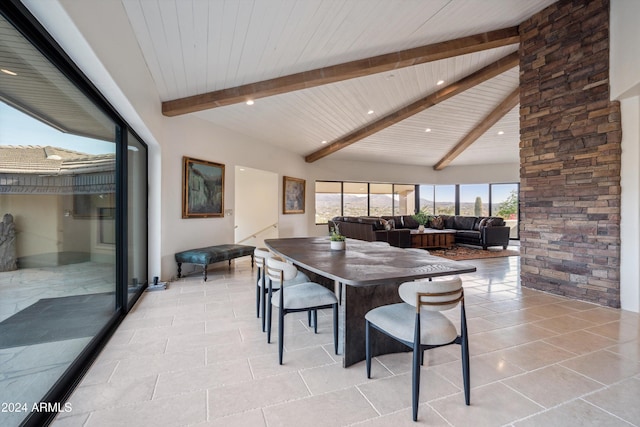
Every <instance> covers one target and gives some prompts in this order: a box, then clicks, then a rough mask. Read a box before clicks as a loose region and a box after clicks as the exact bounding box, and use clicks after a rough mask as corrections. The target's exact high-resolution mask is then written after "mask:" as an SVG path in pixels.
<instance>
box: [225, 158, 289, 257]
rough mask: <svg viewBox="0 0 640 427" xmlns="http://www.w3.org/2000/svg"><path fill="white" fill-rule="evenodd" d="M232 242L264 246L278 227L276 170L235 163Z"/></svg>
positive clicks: (277, 233) (275, 235) (275, 233)
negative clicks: (233, 240) (233, 239)
mask: <svg viewBox="0 0 640 427" xmlns="http://www.w3.org/2000/svg"><path fill="white" fill-rule="evenodd" d="M235 182H236V183H235V227H234V228H235V243H237V244H241V245H251V246H256V247H264V240H265V239H275V238H278V236H279V231H278V206H279V205H278V174H277V173H274V172H268V171H263V170H260V169H253V168H248V167H245V166H236V167H235Z"/></svg>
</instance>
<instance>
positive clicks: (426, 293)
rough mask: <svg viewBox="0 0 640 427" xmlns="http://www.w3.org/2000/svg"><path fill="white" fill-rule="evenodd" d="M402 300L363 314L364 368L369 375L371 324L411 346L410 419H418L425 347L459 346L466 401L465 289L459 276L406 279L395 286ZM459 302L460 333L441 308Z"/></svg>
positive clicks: (466, 398) (467, 389) (368, 376)
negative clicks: (421, 368)
mask: <svg viewBox="0 0 640 427" xmlns="http://www.w3.org/2000/svg"><path fill="white" fill-rule="evenodd" d="M398 293H399V294H400V298H401V299H402V301H404V302H401V303H397V304H390V305H385V306H381V307H377V308H374V309H373V310H370V311H369V312H368V313H367V314H366V315H365V341H366V369H367V378H371V334H370V329H371V328H372V327H373V328H375V329H377V330H379V331H380V332H382V333H384V334H385V335H388V336H390V337H391V338H394V339H395V340H397V341H399V342H401V343H403V344H404V345H406V346H408V347H409V348H411V349H412V350H413V368H412V381H411V383H412V408H413V421H417V420H418V398H419V396H420V365H421V364H422V362H423V360H424V351H425V350H428V349H431V348H436V347H442V346H445V345H449V344H459V345H460V346H461V348H462V377H463V382H464V399H465V403H466V404H467V405H469V399H470V396H469V395H470V383H469V376H470V374H469V340H468V336H467V319H466V313H465V308H464V290H463V288H462V280H460V278H459V277H457V276H456V277H453V278H446V279H433V280H432V281H428V280H418V281H414V282H405V283H403V284H401V285H400V287H399V288H398ZM458 305H460V313H461V314H460V335H458V331H457V329H456V327H455V325H454V324H453V322H451V320H449V319H448V318H447V317H445V316H444V315H443V314H442V313H440V312H441V311H445V310H451V309H453V308H455V307H457V306H458Z"/></svg>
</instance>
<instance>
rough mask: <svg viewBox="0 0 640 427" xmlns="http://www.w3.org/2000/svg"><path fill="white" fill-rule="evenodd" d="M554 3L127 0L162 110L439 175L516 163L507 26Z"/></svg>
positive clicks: (299, 146)
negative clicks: (477, 166)
mask: <svg viewBox="0 0 640 427" xmlns="http://www.w3.org/2000/svg"><path fill="white" fill-rule="evenodd" d="M551 3H553V0H492V1H491V2H485V1H480V0H477V1H463V0H430V1H429V2H424V1H422V0H405V1H402V2H395V1H388V0H369V1H366V2H363V1H357V0H347V1H339V2H336V1H329V0H306V1H295V0H270V1H268V2H265V1H260V0H243V1H233V0H228V1H221V0H218V1H213V0H212V1H202V0H164V1H158V2H149V1H144V0H123V4H124V6H125V10H126V12H127V14H128V17H129V20H130V23H131V25H132V28H133V30H134V32H135V34H136V37H137V39H138V42H139V45H140V48H141V50H142V53H143V55H144V57H145V60H146V62H147V64H148V67H149V70H150V72H151V74H152V76H153V78H154V80H155V82H156V86H157V88H158V93H159V95H160V99H161V100H162V101H163V112H164V113H165V115H168V116H173V115H180V114H190V115H194V116H196V117H199V118H201V119H204V120H208V121H211V122H213V123H215V124H218V125H220V126H223V127H226V128H229V129H231V130H234V131H237V132H240V133H243V134H245V135H247V136H249V137H251V138H254V139H256V140H258V141H262V142H266V143H270V144H273V145H276V146H280V147H283V148H285V149H287V150H289V151H293V152H295V153H298V154H300V155H301V156H303V157H305V158H306V160H307V161H310V162H311V161H317V160H319V159H322V158H325V157H326V158H327V159H338V160H355V161H377V162H380V161H383V162H389V163H397V164H415V165H424V166H430V167H436V168H437V169H441V168H443V167H445V166H447V165H450V164H451V165H472V164H487V163H517V162H518V148H517V147H518V140H519V124H518V120H517V114H516V113H517V108H516V107H515V105H517V100H516V104H514V97H515V98H517V96H516V95H514V94H517V91H516V88H517V87H518V72H517V60H515V61H514V55H516V54H515V53H514V52H516V51H517V46H518V45H517V37H516V35H517V32H516V30H517V25H518V24H519V23H520V22H522V21H523V20H524V19H526V18H527V17H529V16H530V15H532V14H534V13H536V12H537V11H539V10H541V9H542V8H544V7H546V6H547V5H549V4H551ZM510 55H511V56H510ZM516 56H517V55H516ZM506 63H509V64H511V65H510V66H506V65H505V64H506ZM497 64H499V65H497ZM487 70H489V71H487ZM440 80H442V81H443V82H444V83H442V85H441V86H440V85H438V81H440ZM248 99H252V100H254V101H255V103H254V105H251V106H249V105H246V104H244V102H245V101H246V100H248ZM499 131H500V135H499V134H498V132H499ZM320 161H322V160H320Z"/></svg>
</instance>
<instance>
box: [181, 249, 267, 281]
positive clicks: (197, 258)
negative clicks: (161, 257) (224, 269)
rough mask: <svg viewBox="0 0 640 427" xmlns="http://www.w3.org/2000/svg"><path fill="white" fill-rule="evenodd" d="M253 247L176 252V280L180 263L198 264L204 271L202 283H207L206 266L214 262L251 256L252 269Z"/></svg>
mask: <svg viewBox="0 0 640 427" xmlns="http://www.w3.org/2000/svg"><path fill="white" fill-rule="evenodd" d="M255 249H256V247H255V246H248V245H216V246H209V247H208V248H198V249H189V250H188V251H182V252H178V253H177V254H176V262H177V263H178V278H180V277H182V263H185V262H186V263H187V264H198V265H201V266H202V269H203V270H204V272H203V276H204V281H205V282H206V281H207V265H209V264H213V263H214V262H220V261H227V260H228V261H229V265H231V260H232V259H234V258H240V257H243V256H248V255H251V268H253V251H254V250H255Z"/></svg>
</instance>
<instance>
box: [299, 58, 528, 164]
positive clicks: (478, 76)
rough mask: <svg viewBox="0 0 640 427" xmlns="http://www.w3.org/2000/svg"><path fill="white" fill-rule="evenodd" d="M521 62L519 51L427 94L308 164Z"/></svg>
mask: <svg viewBox="0 0 640 427" xmlns="http://www.w3.org/2000/svg"><path fill="white" fill-rule="evenodd" d="M519 62H520V59H519V54H518V52H513V53H512V54H510V55H507V56H505V57H503V58H500V59H499V60H497V61H496V62H494V63H492V64H490V65H488V66H486V67H484V68H482V69H480V70H478V71H476V72H475V73H472V74H470V75H468V76H467V77H464V78H462V79H460V80H458V81H457V82H455V83H452V84H450V85H449V86H447V87H445V88H442V89H440V90H438V91H436V92H434V93H432V94H430V95H427V96H426V97H424V98H421V99H419V100H418V101H415V102H413V103H412V104H409V105H407V106H406V107H402V108H400V109H398V110H396V111H394V112H392V113H391V114H388V115H386V116H384V117H382V118H380V119H378V120H376V121H374V122H372V123H369V124H367V125H365V126H363V127H361V128H360V129H357V130H355V131H354V132H352V133H350V134H348V135H345V136H343V137H341V138H339V139H337V140H336V141H334V142H333V143H331V144H330V145H328V146H326V147H324V148H321V149H320V150H318V151H314V152H313V153H311V154H309V155H308V156H306V157H305V160H306V161H307V163H312V162H315V161H316V160H320V159H322V158H323V157H326V156H328V155H330V154H333V153H335V152H336V151H339V150H342V149H343V148H345V147H348V146H349V145H351V144H353V143H354V142H357V141H359V140H361V139H364V138H366V137H367V136H369V135H373V134H374V133H376V132H379V131H381V130H383V129H385V128H388V127H389V126H392V125H394V124H396V123H398V122H401V121H402V120H404V119H406V118H408V117H411V116H413V115H414V114H417V113H420V112H421V111H424V110H426V109H427V108H429V107H432V106H434V105H436V104H439V103H440V102H442V101H445V100H447V99H449V98H451V97H452V96H454V95H457V94H459V93H462V92H464V91H465V90H467V89H470V88H472V87H474V86H476V85H478V84H480V83H482V82H484V81H487V80H489V79H491V78H493V77H495V76H497V75H499V74H502V73H504V72H505V71H507V70H510V69H511V68H513V67H516V66H518V64H519Z"/></svg>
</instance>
